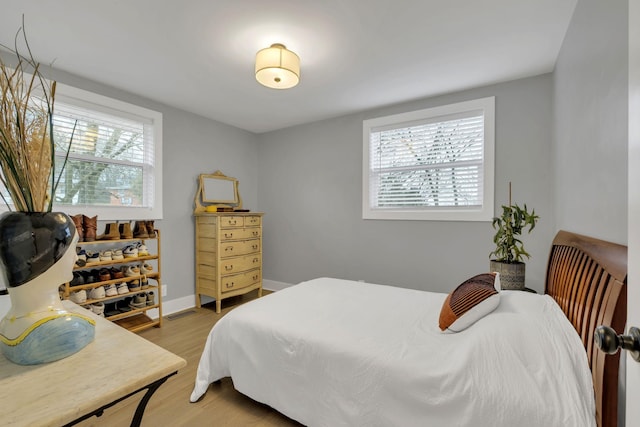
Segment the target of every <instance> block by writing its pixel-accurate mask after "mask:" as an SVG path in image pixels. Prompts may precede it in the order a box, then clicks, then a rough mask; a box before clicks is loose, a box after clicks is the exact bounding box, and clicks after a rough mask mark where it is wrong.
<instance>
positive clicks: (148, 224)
mask: <svg viewBox="0 0 640 427" xmlns="http://www.w3.org/2000/svg"><path fill="white" fill-rule="evenodd" d="M153 221H154V220H152V219H148V220H146V221H145V222H144V226H145V227H146V229H147V234H148V235H149V237H157V234H156V229H155V227H154V226H153Z"/></svg>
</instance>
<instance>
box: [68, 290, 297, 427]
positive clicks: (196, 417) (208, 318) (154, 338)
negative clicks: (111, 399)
mask: <svg viewBox="0 0 640 427" xmlns="http://www.w3.org/2000/svg"><path fill="white" fill-rule="evenodd" d="M266 293H268V292H267V291H265V294H266ZM256 297H257V291H254V292H251V293H249V294H247V295H244V296H239V297H234V298H229V299H225V300H224V301H223V303H222V307H223V308H222V313H220V314H216V312H215V307H214V306H213V305H212V306H211V307H209V306H205V307H203V308H199V309H197V308H194V309H192V310H187V311H186V312H183V313H180V314H179V315H178V316H175V315H173V316H169V318H167V317H165V318H164V320H163V322H162V328H152V329H148V330H146V331H143V332H140V334H139V335H140V336H142V337H144V338H146V339H148V340H149V341H151V342H153V343H155V344H157V345H159V346H161V347H163V348H165V349H167V350H169V351H171V352H172V353H175V354H177V355H178V356H180V357H182V358H184V359H185V360H186V361H187V366H186V367H185V368H183V369H182V370H180V371H179V372H178V374H177V375H174V376H173V377H170V378H169V380H168V381H167V382H166V383H164V384H163V385H162V386H161V387H160V388H159V389H158V391H156V393H155V394H154V395H153V397H152V398H151V400H150V401H149V404H148V405H147V410H146V411H145V414H144V418H143V419H142V425H143V426H145V427H164V426H171V427H174V426H195V427H197V426H214V425H215V426H256V427H269V426H274V427H275V426H278V427H287V426H298V427H299V426H300V424H299V423H297V422H295V421H292V420H290V419H289V418H287V417H285V416H284V415H281V414H280V413H279V412H277V411H275V410H273V409H271V408H270V407H268V406H265V405H262V404H260V403H257V402H255V401H253V400H251V399H249V398H248V397H246V396H244V395H242V394H240V393H238V392H237V391H235V389H234V388H233V384H232V382H231V380H230V379H229V378H224V379H223V380H222V381H221V382H220V383H216V384H213V385H211V386H210V387H209V390H207V392H206V393H205V395H204V397H203V398H202V399H201V400H200V401H199V402H197V403H189V396H190V395H191V391H192V389H193V383H194V380H195V376H196V369H197V367H198V361H199V360H200V355H201V353H202V349H203V348H204V344H205V341H206V338H207V335H208V334H209V331H210V330H211V327H212V326H213V325H214V324H215V323H216V322H217V321H218V320H219V319H220V318H221V317H222V316H224V315H225V314H226V313H227V312H229V310H231V309H233V308H234V307H237V306H238V305H240V304H242V303H244V302H247V301H250V300H251V299H254V298H256ZM122 363H134V364H137V365H138V366H140V369H144V360H129V359H127V352H126V349H122ZM95 369H100V367H99V366H96V367H95ZM114 375H118V373H117V372H114ZM96 387H100V384H96ZM142 394H143V393H140V394H139V395H136V396H132V397H130V398H129V399H126V400H125V401H123V402H120V403H119V404H117V405H115V406H113V407H112V408H110V409H107V410H106V411H105V412H104V414H103V415H102V416H101V417H99V418H96V417H93V418H90V419H88V420H85V421H83V422H82V423H80V424H78V425H79V426H83V427H87V426H104V427H107V426H108V427H113V426H128V425H129V423H130V422H131V418H132V417H133V414H134V412H135V410H136V407H137V405H138V402H139V401H140V399H141V398H142Z"/></svg>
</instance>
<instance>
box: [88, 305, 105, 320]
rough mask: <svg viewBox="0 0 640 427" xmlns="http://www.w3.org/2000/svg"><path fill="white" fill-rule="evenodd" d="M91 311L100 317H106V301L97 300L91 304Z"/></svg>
mask: <svg viewBox="0 0 640 427" xmlns="http://www.w3.org/2000/svg"><path fill="white" fill-rule="evenodd" d="M91 311H92V312H94V313H95V314H97V315H98V316H100V317H104V303H102V302H96V303H94V304H91Z"/></svg>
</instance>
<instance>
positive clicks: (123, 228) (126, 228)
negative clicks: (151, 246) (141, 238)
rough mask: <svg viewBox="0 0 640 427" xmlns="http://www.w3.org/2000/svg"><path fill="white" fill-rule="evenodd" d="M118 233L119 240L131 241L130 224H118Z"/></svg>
mask: <svg viewBox="0 0 640 427" xmlns="http://www.w3.org/2000/svg"><path fill="white" fill-rule="evenodd" d="M118 231H119V232H120V238H121V239H133V231H131V223H130V222H125V223H124V224H120V225H119V226H118Z"/></svg>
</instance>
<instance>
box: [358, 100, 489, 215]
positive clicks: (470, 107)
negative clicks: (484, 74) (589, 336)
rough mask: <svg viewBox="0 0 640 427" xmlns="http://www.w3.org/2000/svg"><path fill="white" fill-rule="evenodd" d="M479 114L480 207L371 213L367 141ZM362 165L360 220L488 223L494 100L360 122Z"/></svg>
mask: <svg viewBox="0 0 640 427" xmlns="http://www.w3.org/2000/svg"><path fill="white" fill-rule="evenodd" d="M474 110H482V111H483V115H484V152H483V165H482V167H483V174H484V176H483V200H482V206H480V207H473V208H470V207H463V206H461V207H424V208H413V207H412V208H393V209H388V208H385V209H374V208H372V207H371V203H370V199H371V190H372V188H371V183H370V176H371V170H370V138H371V133H372V132H375V130H376V129H379V128H380V127H383V126H390V125H401V124H403V123H408V122H414V121H417V120H428V119H433V118H438V117H441V116H448V115H452V114H460V113H465V112H468V111H474ZM362 128H363V132H362V134H363V161H362V218H363V219H380V220H430V221H491V220H492V219H493V216H494V206H493V203H494V176H495V171H494V169H495V97H487V98H481V99H476V100H471V101H464V102H458V103H455V104H449V105H443V106H439V107H434V108H427V109H424V110H418V111H411V112H407V113H401V114H394V115H391V116H384V117H377V118H374V119H368V120H364V121H363V124H362Z"/></svg>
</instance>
